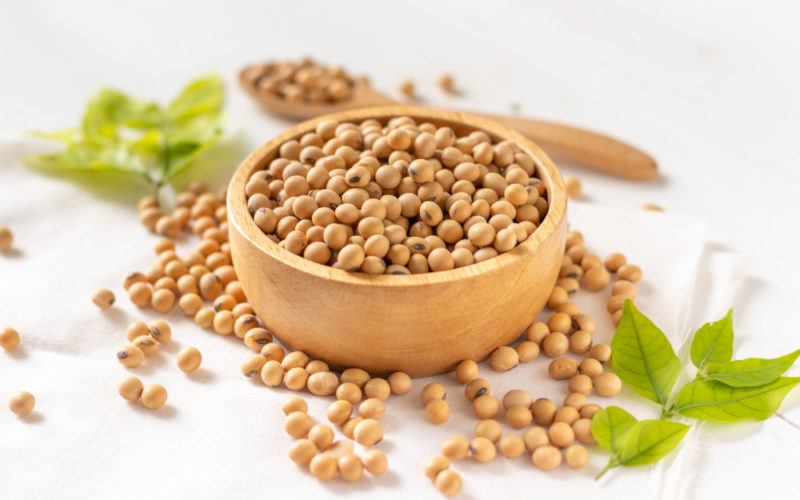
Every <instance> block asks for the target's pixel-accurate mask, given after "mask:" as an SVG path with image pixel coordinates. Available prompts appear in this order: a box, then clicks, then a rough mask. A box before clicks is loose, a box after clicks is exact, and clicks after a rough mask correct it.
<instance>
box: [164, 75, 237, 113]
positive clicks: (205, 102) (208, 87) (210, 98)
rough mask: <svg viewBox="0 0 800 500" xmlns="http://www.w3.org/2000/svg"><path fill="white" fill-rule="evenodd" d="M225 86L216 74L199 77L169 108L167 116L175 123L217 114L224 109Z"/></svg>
mask: <svg viewBox="0 0 800 500" xmlns="http://www.w3.org/2000/svg"><path fill="white" fill-rule="evenodd" d="M224 98H225V88H224V87H223V85H222V80H220V78H219V77H218V76H216V75H209V76H206V77H203V78H199V79H197V80H195V81H193V82H191V83H190V84H189V85H187V86H186V87H185V88H184V89H183V90H182V91H181V93H180V94H179V95H178V97H176V98H175V100H173V101H172V102H171V103H170V105H169V108H168V109H167V117H168V118H169V119H170V121H172V122H174V123H180V122H183V121H186V120H190V119H192V118H194V117H197V116H200V115H215V114H218V113H219V112H220V111H221V110H222V105H223V104H224Z"/></svg>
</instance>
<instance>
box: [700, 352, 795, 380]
mask: <svg viewBox="0 0 800 500" xmlns="http://www.w3.org/2000/svg"><path fill="white" fill-rule="evenodd" d="M798 356H800V349H798V350H796V351H794V352H790V353H789V354H786V355H785V356H781V357H780V358H774V359H765V358H747V359H739V360H736V361H728V362H727V363H709V364H708V365H706V369H705V376H706V377H707V378H709V379H711V380H716V381H717V382H722V383H723V384H725V385H729V386H731V387H756V386H759V385H764V384H769V383H771V382H774V381H775V380H777V379H778V377H780V376H781V375H783V374H784V373H785V372H786V370H788V369H789V368H791V367H792V365H793V364H794V362H795V361H796V360H797V358H798Z"/></svg>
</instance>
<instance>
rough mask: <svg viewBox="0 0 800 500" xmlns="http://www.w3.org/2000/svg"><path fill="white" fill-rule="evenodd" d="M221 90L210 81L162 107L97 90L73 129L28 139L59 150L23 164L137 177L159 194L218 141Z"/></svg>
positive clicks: (204, 79) (202, 80)
mask: <svg viewBox="0 0 800 500" xmlns="http://www.w3.org/2000/svg"><path fill="white" fill-rule="evenodd" d="M224 95H225V89H224V86H223V83H222V80H221V79H220V78H219V77H218V76H216V75H210V76H205V77H202V78H199V79H197V80H195V81H193V82H191V83H189V84H188V85H187V86H186V87H185V88H184V89H183V90H182V91H181V92H180V94H178V96H177V97H176V98H175V99H174V100H173V101H172V102H170V103H169V104H168V105H167V106H165V107H162V106H161V105H159V104H158V103H155V102H150V101H141V100H137V99H134V98H132V97H129V96H127V95H126V94H123V93H122V92H119V91H117V90H113V89H102V90H100V92H98V94H97V95H96V96H95V97H94V98H92V99H91V100H90V101H89V103H88V104H87V106H86V109H85V111H84V115H83V119H82V120H81V123H80V125H79V126H78V127H75V128H71V129H67V130H62V131H57V132H33V135H34V136H36V137H40V138H43V139H47V140H53V141H57V142H60V143H62V144H63V145H64V149H62V150H60V151H57V152H54V153H49V154H43V155H37V156H32V157H29V158H27V159H26V161H27V163H28V164H30V165H33V166H37V167H42V168H50V169H59V170H80V171H85V172H119V173H124V174H132V175H137V176H140V177H142V178H143V179H145V180H146V181H147V182H148V183H150V184H152V185H153V186H155V187H156V188H159V187H161V186H163V185H165V184H167V183H169V182H170V181H171V180H172V179H173V178H174V177H175V176H176V175H178V174H179V173H181V172H183V171H184V170H186V169H187V168H189V167H190V166H191V165H192V163H193V161H194V160H195V159H196V158H197V157H198V156H200V155H201V154H202V153H203V152H205V151H206V150H207V149H208V148H210V147H211V146H212V145H213V144H214V143H215V142H217V140H218V139H219V138H220V137H221V135H222V127H221V119H222V106H223V104H224Z"/></svg>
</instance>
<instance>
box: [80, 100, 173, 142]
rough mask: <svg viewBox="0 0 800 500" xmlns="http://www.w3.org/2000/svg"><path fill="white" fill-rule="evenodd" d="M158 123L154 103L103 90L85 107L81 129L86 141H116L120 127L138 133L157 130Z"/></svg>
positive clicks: (159, 109) (158, 109)
mask: <svg viewBox="0 0 800 500" xmlns="http://www.w3.org/2000/svg"><path fill="white" fill-rule="evenodd" d="M162 121H163V113H162V112H161V108H160V107H159V106H158V104H156V103H153V102H145V101H137V100H134V99H131V98H130V97H128V96H127V95H125V94H123V93H121V92H118V91H116V90H110V89H103V90H101V91H100V93H99V94H98V95H97V96H95V97H94V98H93V99H92V100H91V101H89V104H88V105H87V106H86V111H85V112H84V116H83V122H82V124H81V130H82V132H83V136H84V138H85V139H88V140H95V141H106V140H113V141H116V140H118V139H120V137H121V135H122V133H123V132H122V128H123V127H128V128H132V129H137V130H142V129H148V128H153V127H157V126H158V125H159V124H160V123H161V122H162Z"/></svg>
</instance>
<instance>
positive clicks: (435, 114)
mask: <svg viewBox="0 0 800 500" xmlns="http://www.w3.org/2000/svg"><path fill="white" fill-rule="evenodd" d="M397 116H410V117H411V118H413V119H414V120H416V121H417V123H422V122H431V123H433V124H435V125H437V126H448V127H450V128H452V129H453V130H454V131H455V132H456V133H457V134H458V135H465V134H468V133H470V132H473V131H475V130H481V131H484V132H486V133H487V134H489V136H490V137H491V138H492V139H493V140H494V141H500V140H511V141H513V142H515V143H517V144H518V145H519V147H520V148H521V149H522V150H523V151H525V152H526V153H528V154H529V155H530V156H531V157H532V158H533V160H534V164H535V168H536V172H537V175H538V177H539V178H540V179H541V180H542V182H543V183H544V185H545V189H546V193H547V201H548V211H547V215H546V216H545V218H544V220H542V221H541V222H540V224H539V226H538V227H537V229H536V230H535V231H534V232H533V233H532V234H531V235H530V236H529V237H528V238H527V239H526V240H525V241H524V242H522V243H520V244H519V245H517V247H515V248H514V249H513V250H511V251H510V252H506V253H503V254H500V255H498V256H497V257H493V258H491V259H488V260H485V261H483V262H479V263H476V264H471V265H469V266H465V267H462V268H458V269H452V270H449V271H439V272H430V273H424V274H416V275H391V276H390V275H371V274H366V273H352V272H348V271H344V270H341V269H335V268H332V267H330V266H326V265H323V264H317V263H315V262H311V261H309V260H307V259H305V258H303V257H300V256H298V255H295V254H293V253H291V252H288V251H286V250H284V249H283V248H281V247H280V246H278V245H277V244H276V243H275V242H273V241H272V240H270V239H269V238H268V237H267V236H266V235H265V234H264V233H263V232H262V231H261V230H260V229H259V228H258V226H257V225H256V224H255V221H254V220H253V218H252V216H251V215H250V214H249V212H248V211H247V197H246V195H245V189H244V187H245V184H246V183H247V180H248V179H249V178H250V175H252V174H253V173H254V172H256V171H257V170H262V169H264V168H265V167H267V166H268V165H269V163H270V162H271V161H272V160H273V159H275V158H276V157H277V155H278V148H279V147H280V145H281V144H282V143H283V142H285V141H287V140H290V139H296V138H298V137H300V136H301V135H303V134H304V133H306V132H310V131H313V130H314V129H315V128H316V126H317V124H318V123H319V122H320V121H323V120H326V119H331V118H334V119H336V120H338V121H340V122H341V121H355V122H359V121H363V120H366V119H370V118H374V119H377V120H379V121H381V122H382V123H384V122H385V121H386V120H388V119H390V118H393V117H397ZM228 204H229V210H228V212H229V214H232V216H233V220H232V221H230V222H231V223H233V224H235V225H236V227H237V229H238V230H240V231H241V232H242V233H243V234H244V235H245V236H246V237H247V238H248V239H249V240H251V241H252V242H253V243H254V244H255V245H256V246H258V247H259V248H261V249H263V250H264V251H265V252H268V253H269V254H271V255H273V256H275V257H276V258H279V259H280V260H283V261H285V262H286V263H287V264H289V265H291V266H293V267H295V268H297V269H299V270H302V271H304V272H308V273H312V274H315V275H318V276H323V277H325V278H327V279H331V280H334V281H340V282H343V283H353V282H356V283H365V284H369V283H372V284H376V285H382V286H414V285H420V284H429V283H441V282H447V281H453V280H458V279H462V278H465V277H468V276H475V275H477V274H481V273H483V272H486V271H488V270H491V269H494V268H496V267H497V266H503V265H505V264H507V263H509V262H510V261H512V260H513V259H515V258H520V257H523V256H525V255H526V254H530V253H531V252H532V251H533V250H534V249H535V248H536V246H538V245H539V244H540V243H541V242H542V241H544V240H545V239H546V238H547V237H548V236H550V234H552V233H553V231H554V230H555V229H556V227H558V225H559V224H560V222H561V220H562V219H563V218H564V217H565V216H566V191H565V188H564V182H563V180H562V178H561V175H560V174H559V173H558V170H557V169H556V167H555V165H554V164H553V162H552V161H551V160H550V159H549V158H548V157H547V155H546V154H545V153H544V152H543V151H542V150H541V149H540V148H539V147H538V146H536V145H535V144H534V143H533V142H531V141H530V140H529V139H527V138H525V137H524V136H522V135H521V134H519V133H518V132H516V131H514V130H511V129H509V128H507V127H504V126H502V125H500V124H497V123H495V122H493V121H491V120H488V119H485V118H482V117H478V116H475V115H471V114H468V113H459V112H452V111H443V110H438V109H433V108H425V107H417V106H380V107H371V108H364V109H359V110H352V111H344V112H340V113H335V114H331V115H325V116H320V117H318V118H315V119H312V120H308V121H305V122H303V123H301V124H299V125H296V126H294V127H291V128H289V129H288V130H286V131H285V132H283V133H282V134H280V135H278V136H277V137H275V138H274V139H272V140H270V141H268V142H266V143H265V144H264V145H262V146H261V147H260V148H258V149H257V150H256V151H254V152H253V153H252V154H250V156H248V157H247V158H246V159H245V161H244V162H243V163H242V165H240V167H239V168H238V170H237V171H236V173H235V174H234V177H233V179H232V180H231V183H230V185H229V189H228Z"/></svg>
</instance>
